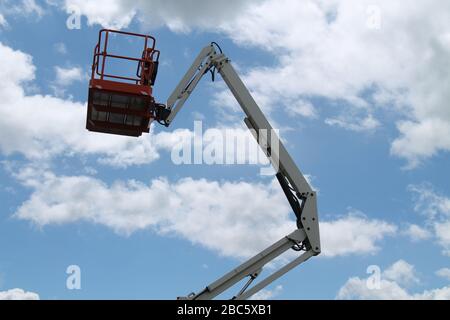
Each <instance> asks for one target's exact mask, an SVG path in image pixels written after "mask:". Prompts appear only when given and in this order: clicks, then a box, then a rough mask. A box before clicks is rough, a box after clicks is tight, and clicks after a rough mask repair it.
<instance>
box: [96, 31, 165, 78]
mask: <svg viewBox="0 0 450 320" xmlns="http://www.w3.org/2000/svg"><path fill="white" fill-rule="evenodd" d="M110 33H117V34H123V35H129V36H134V37H141V38H143V39H144V49H143V54H142V58H134V57H128V56H120V55H116V54H108V53H107V49H108V41H109V34H110ZM103 34H105V35H104V41H102V40H103ZM149 40H151V46H150V47H149V46H148V44H149ZM102 42H103V48H102V52H100V49H101V46H102ZM155 44H156V39H155V38H154V37H152V36H150V35H144V34H138V33H132V32H126V31H118V30H111V29H102V30H100V32H99V36H98V43H97V45H96V46H95V48H94V57H93V62H92V74H91V79H95V77H96V76H99V77H100V79H101V80H103V79H104V78H112V79H120V80H126V81H133V82H136V84H139V83H140V82H141V81H142V77H141V75H140V73H139V71H140V70H141V66H142V64H144V63H149V64H151V65H153V64H154V63H155V62H157V61H158V59H159V51H158V50H155ZM148 51H150V52H151V54H150V55H146V54H145V53H146V52H148ZM100 57H102V61H101V69H100ZM106 58H112V59H123V60H128V61H136V62H138V68H137V74H136V76H137V77H126V76H118V75H113V74H107V73H105V66H106ZM152 67H153V66H152Z"/></svg>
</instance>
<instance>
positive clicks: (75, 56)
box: [0, 0, 450, 299]
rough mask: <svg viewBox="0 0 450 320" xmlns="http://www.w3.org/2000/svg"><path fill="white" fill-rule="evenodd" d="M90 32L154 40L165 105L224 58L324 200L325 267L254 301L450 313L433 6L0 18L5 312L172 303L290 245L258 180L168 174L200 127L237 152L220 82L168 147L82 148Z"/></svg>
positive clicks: (168, 139) (188, 112) (280, 199)
mask: <svg viewBox="0 0 450 320" xmlns="http://www.w3.org/2000/svg"><path fill="white" fill-rule="evenodd" d="M74 13H79V14H80V15H81V29H74V30H71V29H69V28H68V27H67V23H66V22H67V20H68V18H69V17H70V16H71V15H72V14H74ZM102 26H103V27H112V28H120V29H124V30H131V31H142V32H148V33H151V34H152V35H154V36H155V37H156V38H157V46H158V48H159V49H160V50H161V66H160V72H159V75H158V79H157V84H156V86H155V89H154V93H155V97H156V99H157V100H158V101H161V102H164V101H165V99H166V98H167V97H168V95H169V94H170V92H171V90H172V89H173V88H174V87H175V85H176V84H177V82H178V80H179V79H180V78H181V76H182V74H183V73H184V71H185V70H186V69H187V67H188V66H189V65H190V63H191V61H192V60H193V58H194V57H195V55H196V54H197V52H198V51H199V50H200V49H201V48H202V47H203V46H204V45H205V44H207V43H209V42H210V41H216V42H219V43H220V44H221V46H222V48H223V49H224V51H225V52H226V54H227V55H228V56H229V57H230V58H231V59H232V61H233V63H234V64H235V66H236V68H237V69H238V71H239V73H240V74H241V75H242V78H243V80H244V82H245V83H246V84H247V85H248V87H249V88H250V89H251V91H252V93H253V94H254V96H255V99H256V100H257V102H258V103H259V104H260V106H261V108H262V109H263V110H264V112H265V113H266V114H267V115H268V117H269V118H270V121H271V122H272V123H273V125H274V127H276V128H278V129H280V131H281V135H282V138H283V140H284V141H285V143H286V146H287V148H288V150H289V151H290V152H291V154H292V156H293V157H294V159H295V161H296V162H297V164H298V165H299V166H300V168H301V169H302V171H303V172H304V173H305V174H307V175H308V177H309V179H310V181H311V183H312V184H313V186H314V187H315V188H316V189H317V190H318V191H319V213H320V220H321V225H320V226H321V238H322V243H323V253H322V254H321V256H320V257H317V258H313V259H311V260H310V261H308V262H307V263H306V264H304V265H303V266H301V267H299V268H297V269H295V270H294V271H292V272H290V273H289V274H288V275H286V276H285V277H284V278H282V279H281V280H279V281H278V282H276V283H275V284H274V285H273V286H271V287H269V288H268V289H267V290H265V291H264V292H262V293H261V294H260V295H259V298H277V299H308V298H321V299H334V298H339V299H358V298H389V299H391V298H400V299H406V298H408V299H409V298H417V299H449V298H450V285H449V281H450V269H449V267H450V263H449V259H450V258H449V257H450V187H449V183H448V181H449V180H450V170H449V165H448V164H449V152H448V151H449V150H450V107H449V105H448V101H449V100H450V90H449V83H450V82H449V80H450V75H449V72H448V70H449V57H450V3H448V1H444V0H432V1H425V0H423V1H422V0H419V1H416V2H414V4H412V3H410V2H408V1H395V2H392V1H382V0H378V1H376V0H375V1H374V0H372V1H365V0H362V1H361V0H358V1H357V0H355V1H353V0H349V1H334V0H332V1H330V0H306V1H295V0H255V1H234V0H229V1H226V2H223V1H206V0H190V1H183V2H180V1H170V0H165V1H158V0H153V1H125V0H108V1H106V0H101V1H81V0H66V1H58V0H51V1H50V0H47V1H34V0H23V1H10V0H0V76H1V79H2V82H1V83H0V157H1V159H0V163H1V168H0V201H1V206H0V219H1V220H0V299H11V298H27V299H34V298H41V299H53V298H62V299H78V298H85V299H90V298H106V299H108V298H142V299H145V298H167V299H172V298H175V297H176V296H179V295H185V294H187V293H189V292H191V291H198V290H199V289H201V288H202V287H203V286H204V285H206V284H208V283H209V282H210V281H212V280H215V278H217V277H218V276H220V275H222V274H223V273H225V272H227V271H228V270H229V269H230V268H233V267H234V266H236V265H237V264H238V263H239V262H241V261H242V260H243V259H245V258H248V257H249V256H251V255H252V254H255V253H257V252H258V251H259V250H261V249H262V248H264V247H265V246H267V245H268V244H270V243H272V242H273V241H276V240H278V239H279V238H280V237H282V236H284V235H285V234H287V233H289V232H291V231H292V230H293V228H294V227H295V222H293V215H292V213H291V212H290V209H289V206H288V203H287V201H286V200H285V198H284V196H283V194H282V192H281V189H280V188H279V186H278V185H277V184H276V182H275V181H274V180H273V177H262V176H260V175H259V174H258V173H259V169H260V166H256V165H235V166H223V165H175V164H174V163H172V161H171V157H170V156H171V150H172V146H173V145H174V144H176V143H177V142H179V141H180V139H183V138H185V137H190V136H192V131H193V128H194V121H195V120H202V121H203V126H204V130H205V131H206V132H208V130H212V129H214V128H220V129H228V130H233V132H235V133H236V134H238V135H244V134H246V129H245V127H244V126H243V124H242V117H243V115H242V112H241V111H240V110H239V107H238V106H237V104H236V103H235V102H234V100H233V98H232V96H231V95H230V93H229V92H228V91H227V90H226V87H225V85H224V83H223V82H222V81H219V80H218V81H216V82H215V83H211V82H210V81H209V79H206V78H208V77H206V78H205V79H203V81H202V82H201V84H200V85H199V87H198V89H197V90H196V92H195V94H194V95H193V96H192V98H191V99H190V100H189V101H188V103H187V105H186V106H185V108H184V109H183V111H182V112H181V113H180V114H179V116H178V118H177V119H176V121H175V123H174V124H173V127H171V128H170V129H166V128H163V127H161V126H159V125H156V126H154V127H152V130H151V133H150V134H148V135H145V136H142V137H140V138H138V139H134V138H125V137H118V136H110V135H101V134H93V133H89V132H87V131H86V130H85V129H84V126H85V114H86V98H87V81H88V72H89V69H90V63H91V61H92V57H91V54H92V51H93V47H94V45H95V43H96V39H97V33H98V30H99V29H100V28H101V27H102ZM122 48H123V46H122ZM126 49H127V50H131V51H132V49H134V46H133V44H131V43H130V45H129V48H126ZM73 264H75V265H78V266H80V268H81V272H82V289H81V290H67V288H66V278H67V274H66V268H67V267H68V266H69V265H73ZM371 265H377V266H379V268H380V270H381V274H380V281H381V286H380V288H379V289H376V290H371V289H369V288H368V286H367V278H368V277H370V275H369V274H367V273H366V270H367V268H368V267H369V266H371ZM369 280H370V279H369Z"/></svg>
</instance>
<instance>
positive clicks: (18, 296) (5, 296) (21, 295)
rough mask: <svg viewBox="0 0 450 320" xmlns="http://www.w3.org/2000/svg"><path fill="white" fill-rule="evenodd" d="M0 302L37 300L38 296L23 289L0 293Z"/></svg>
mask: <svg viewBox="0 0 450 320" xmlns="http://www.w3.org/2000/svg"><path fill="white" fill-rule="evenodd" d="M0 300H39V295H38V294H37V293H34V292H29V291H24V290H23V289H17V288H16V289H11V290H7V291H0Z"/></svg>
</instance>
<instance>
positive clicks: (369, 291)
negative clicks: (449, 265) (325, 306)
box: [336, 260, 450, 300]
mask: <svg viewBox="0 0 450 320" xmlns="http://www.w3.org/2000/svg"><path fill="white" fill-rule="evenodd" d="M368 280H369V279H368V278H367V279H364V278H363V279H361V278H359V277H352V278H350V279H348V280H347V282H346V283H345V284H344V285H343V286H342V287H341V288H340V289H339V292H338V294H337V296H336V298H337V299H362V300H412V299H414V300H449V299H450V286H449V287H443V288H437V289H431V290H425V291H423V292H419V293H410V292H408V290H407V289H405V288H403V287H401V285H400V284H399V283H398V281H399V280H400V282H402V281H406V282H407V283H411V281H414V282H417V278H416V276H415V271H414V266H412V265H410V264H408V263H407V262H405V261H403V260H400V261H397V262H396V263H394V264H393V265H392V266H391V267H389V268H388V269H387V270H386V271H385V272H384V273H383V274H382V275H381V279H380V283H379V285H380V286H379V288H372V287H371V286H368ZM371 284H372V281H371Z"/></svg>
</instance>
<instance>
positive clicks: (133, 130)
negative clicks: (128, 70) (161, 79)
mask: <svg viewBox="0 0 450 320" xmlns="http://www.w3.org/2000/svg"><path fill="white" fill-rule="evenodd" d="M111 34H119V35H124V36H130V37H138V38H141V39H142V42H143V50H142V55H141V56H139V57H127V56H120V55H115V54H110V53H108V42H109V41H110V40H111V39H110V38H111ZM155 43H156V40H155V38H153V37H152V36H148V35H143V34H137V33H130V32H124V31H115V30H108V29H103V30H101V31H100V32H99V37H98V43H97V45H96V46H95V49H94V59H93V63H92V74H91V79H90V82H89V96H88V110H87V120H86V128H87V129H88V130H90V131H95V132H103V133H112V134H119V135H126V136H135V137H138V136H140V135H142V133H143V132H149V126H150V124H151V122H152V121H153V120H154V107H155V99H154V98H153V96H152V86H153V84H154V83H155V79H156V75H157V72H158V59H159V51H158V50H156V49H155ZM111 59H117V60H118V61H125V60H128V61H131V62H133V61H135V62H136V63H137V68H136V73H135V74H133V75H131V76H130V75H126V76H123V75H117V74H110V73H106V70H107V64H108V62H109V61H110V60H111Z"/></svg>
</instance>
